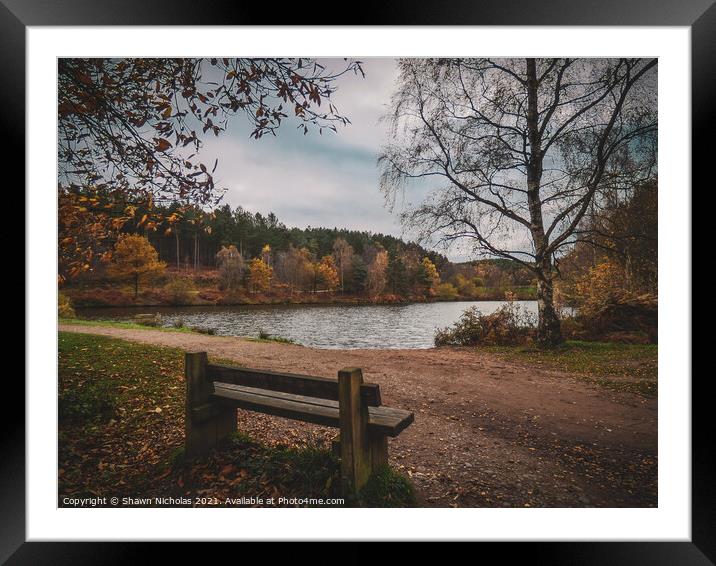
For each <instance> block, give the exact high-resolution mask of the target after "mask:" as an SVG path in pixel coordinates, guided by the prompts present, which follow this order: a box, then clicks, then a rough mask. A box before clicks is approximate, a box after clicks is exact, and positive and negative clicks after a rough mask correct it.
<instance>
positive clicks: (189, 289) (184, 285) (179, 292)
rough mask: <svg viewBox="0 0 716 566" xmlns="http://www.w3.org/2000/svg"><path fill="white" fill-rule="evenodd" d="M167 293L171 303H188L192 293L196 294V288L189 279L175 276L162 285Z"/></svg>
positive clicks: (191, 298)
mask: <svg viewBox="0 0 716 566" xmlns="http://www.w3.org/2000/svg"><path fill="white" fill-rule="evenodd" d="M164 290H165V291H166V293H167V297H168V299H169V302H170V303H171V304H172V305H188V304H191V303H192V301H193V299H194V295H195V294H196V288H195V287H194V283H193V282H192V281H191V280H190V279H186V278H184V277H176V278H174V279H172V280H171V281H169V283H167V284H166V286H165V287H164Z"/></svg>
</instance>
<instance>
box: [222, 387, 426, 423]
mask: <svg viewBox="0 0 716 566" xmlns="http://www.w3.org/2000/svg"><path fill="white" fill-rule="evenodd" d="M213 385H214V393H213V395H212V399H213V400H215V401H217V402H219V403H222V404H228V405H233V406H235V407H240V408H242V409H250V410H252V411H257V412H261V413H266V414H269V415H276V416H279V417H286V418H289V419H294V420H300V421H305V422H310V423H314V424H319V425H324V426H330V427H334V428H338V427H339V418H338V416H339V413H338V401H333V400H331V399H319V398H317V397H306V396H303V395H295V394H292V393H283V392H280V391H269V390H266V389H258V388H255V387H247V386H243V385H234V384H231V383H222V382H218V381H215V382H214V383H213ZM413 418H414V417H413V413H411V412H410V411H405V410H403V409H393V408H390V407H368V430H369V431H370V432H373V433H378V434H383V435H386V436H398V434H400V433H401V432H402V431H403V430H404V429H405V428H407V427H408V426H409V425H410V424H411V423H412V422H413Z"/></svg>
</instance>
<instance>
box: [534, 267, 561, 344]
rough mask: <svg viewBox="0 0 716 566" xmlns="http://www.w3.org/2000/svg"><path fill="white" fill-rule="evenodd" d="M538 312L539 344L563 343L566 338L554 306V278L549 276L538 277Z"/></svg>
mask: <svg viewBox="0 0 716 566" xmlns="http://www.w3.org/2000/svg"><path fill="white" fill-rule="evenodd" d="M537 313H538V317H539V320H538V322H537V344H538V345H539V346H540V347H541V348H553V347H555V346H557V345H559V344H561V343H562V342H563V341H564V339H563V338H562V330H561V327H560V323H559V317H558V316H557V311H556V309H555V308H554V293H553V287H552V280H551V279H550V278H548V277H538V279H537Z"/></svg>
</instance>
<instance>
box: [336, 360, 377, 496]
mask: <svg viewBox="0 0 716 566" xmlns="http://www.w3.org/2000/svg"><path fill="white" fill-rule="evenodd" d="M361 383H363V374H362V372H361V370H360V369H359V368H346V369H342V370H341V371H339V372H338V412H339V419H338V420H339V425H340V449H341V485H342V487H343V492H344V493H345V494H346V495H347V496H349V497H351V496H352V497H357V496H358V494H359V493H360V490H361V489H362V488H363V486H364V485H365V484H366V482H367V481H368V479H369V478H370V473H371V456H370V442H369V439H368V430H367V427H368V407H367V406H366V405H365V404H364V403H363V402H362V401H361V398H360V386H361Z"/></svg>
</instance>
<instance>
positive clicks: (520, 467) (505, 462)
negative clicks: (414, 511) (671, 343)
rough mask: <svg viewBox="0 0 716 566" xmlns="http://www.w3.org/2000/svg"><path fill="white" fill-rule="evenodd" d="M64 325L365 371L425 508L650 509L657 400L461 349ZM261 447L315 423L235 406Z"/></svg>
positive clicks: (316, 369) (308, 434)
mask: <svg viewBox="0 0 716 566" xmlns="http://www.w3.org/2000/svg"><path fill="white" fill-rule="evenodd" d="M60 330H63V331H70V332H83V333H91V334H100V335H104V336H111V337H115V338H122V339H125V340H132V341H135V342H144V343H149V344H156V345H162V346H172V347H176V348H181V349H183V350H191V351H198V350H204V351H207V352H208V353H209V356H210V357H215V358H219V357H220V358H225V359H230V360H235V361H237V362H239V363H241V364H243V365H246V366H249V367H256V368H264V369H273V370H282V371H290V372H293V373H306V374H311V375H318V376H325V377H335V376H336V372H337V371H338V370H339V369H341V368H342V367H346V366H358V367H361V368H363V375H364V377H365V379H366V381H370V382H374V383H378V384H380V386H381V394H382V397H383V402H384V404H386V405H391V406H395V407H400V408H403V409H409V410H411V411H413V412H414V413H415V423H414V424H413V425H412V426H411V427H409V428H408V429H407V430H406V431H405V432H403V433H402V434H401V435H400V436H399V437H398V438H395V439H390V460H391V463H392V464H394V465H395V466H396V467H398V468H401V469H403V470H404V471H405V472H406V473H407V474H409V475H410V476H411V477H412V479H413V481H414V483H415V485H416V488H417V490H418V495H419V498H420V500H421V502H422V503H423V504H425V505H430V506H448V505H452V506H490V507H494V506H498V507H499V506H511V507H512V506H519V507H522V506H551V507H573V506H578V507H582V506H606V507H625V506H626V507H645V506H656V505H657V494H656V483H657V401H656V399H647V398H644V397H641V396H638V395H635V394H630V393H622V392H614V391H611V390H607V389H604V388H600V387H598V386H593V385H590V384H587V383H585V382H584V381H583V380H580V379H578V378H576V377H575V376H571V375H569V374H565V373H561V372H556V371H550V370H547V369H543V368H534V367H531V368H528V367H524V366H522V365H519V364H515V363H510V362H505V361H502V360H500V359H499V358H498V357H497V356H494V355H492V354H486V353H482V352H475V351H474V350H469V349H464V348H440V349H430V350H318V349H313V348H305V347H302V346H295V345H290V344H278V343H262V342H253V341H249V340H244V339H241V338H235V337H218V336H205V335H201V334H191V333H180V332H163V331H159V330H130V329H121V328H110V327H99V326H98V327H90V326H79V325H61V326H60ZM239 420H240V428H242V429H243V430H246V431H247V432H249V433H250V434H252V435H254V436H258V437H260V438H261V439H262V440H264V441H269V442H280V441H282V440H285V439H286V438H287V437H290V438H291V439H293V440H298V441H312V440H322V439H326V438H328V437H329V436H330V435H334V434H335V430H332V431H327V430H325V429H322V428H321V427H317V426H313V425H307V424H304V423H296V422H293V421H287V420H285V419H280V418H276V417H269V416H266V415H259V414H256V413H246V412H245V411H239Z"/></svg>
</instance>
